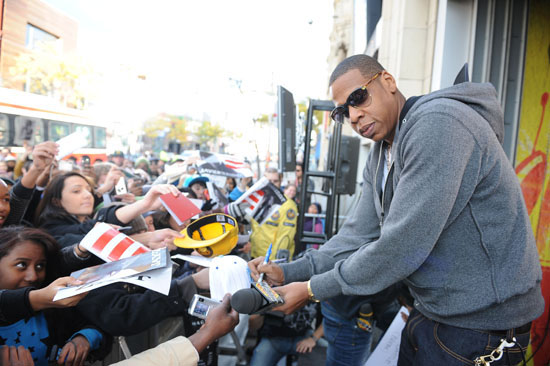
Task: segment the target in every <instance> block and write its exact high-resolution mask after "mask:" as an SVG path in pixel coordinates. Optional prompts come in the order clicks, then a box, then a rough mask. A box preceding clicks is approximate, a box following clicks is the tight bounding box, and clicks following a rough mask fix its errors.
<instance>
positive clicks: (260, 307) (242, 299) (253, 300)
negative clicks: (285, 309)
mask: <svg viewBox="0 0 550 366" xmlns="http://www.w3.org/2000/svg"><path fill="white" fill-rule="evenodd" d="M283 303H284V301H283V299H282V298H281V296H279V294H278V293H276V292H275V291H273V289H272V288H271V287H270V286H269V285H268V284H267V283H266V282H264V281H262V282H259V283H258V282H255V283H253V284H252V287H251V288H244V289H241V290H239V291H237V292H235V293H234V294H233V295H232V296H231V307H232V308H233V309H235V310H236V311H237V312H238V313H240V314H256V313H264V312H266V311H268V310H270V309H271V308H273V307H275V306H278V305H281V304H283Z"/></svg>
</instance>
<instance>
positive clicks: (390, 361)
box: [365, 306, 409, 366]
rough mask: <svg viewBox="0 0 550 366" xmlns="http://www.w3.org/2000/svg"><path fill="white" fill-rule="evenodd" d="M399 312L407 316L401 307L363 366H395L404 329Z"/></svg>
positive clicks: (404, 308)
mask: <svg viewBox="0 0 550 366" xmlns="http://www.w3.org/2000/svg"><path fill="white" fill-rule="evenodd" d="M401 312H403V313H405V314H407V316H408V315H409V311H408V310H407V308H406V307H404V306H402V307H401V309H399V311H398V312H397V315H396V316H395V318H393V320H392V322H391V324H390V326H389V328H388V330H387V331H386V333H384V336H383V337H382V339H381V340H380V342H379V343H378V345H377V346H376V348H375V349H374V351H373V352H372V354H371V355H370V357H369V359H368V360H367V363H365V366H379V365H385V366H396V365H397V359H398V358H399V346H400V345H401V331H402V330H403V328H404V327H405V321H404V320H403V318H402V317H401Z"/></svg>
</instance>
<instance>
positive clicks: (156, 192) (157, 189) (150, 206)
mask: <svg viewBox="0 0 550 366" xmlns="http://www.w3.org/2000/svg"><path fill="white" fill-rule="evenodd" d="M166 193H172V194H173V195H174V197H177V196H179V195H180V191H179V190H178V189H177V188H176V187H175V186H174V185H173V184H157V185H154V186H152V187H151V189H150V190H149V192H147V194H146V195H145V197H143V200H142V201H141V202H142V203H143V205H144V206H145V207H146V208H147V210H148V211H150V210H156V209H158V208H160V207H161V206H162V203H161V202H160V200H159V199H158V198H159V197H160V196H162V195H163V194H166Z"/></svg>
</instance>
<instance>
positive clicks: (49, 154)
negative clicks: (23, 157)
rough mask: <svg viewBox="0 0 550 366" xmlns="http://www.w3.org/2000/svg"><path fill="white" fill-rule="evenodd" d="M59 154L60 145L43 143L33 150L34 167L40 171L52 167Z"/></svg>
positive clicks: (51, 142)
mask: <svg viewBox="0 0 550 366" xmlns="http://www.w3.org/2000/svg"><path fill="white" fill-rule="evenodd" d="M57 152H58V145H57V144H56V143H55V142H53V141H45V142H41V143H39V144H38V145H36V146H35V147H34V149H33V150H32V159H33V160H32V165H33V168H34V169H36V170H38V171H43V170H44V169H46V167H48V166H50V164H51V163H52V161H53V160H54V159H55V156H56V155H57Z"/></svg>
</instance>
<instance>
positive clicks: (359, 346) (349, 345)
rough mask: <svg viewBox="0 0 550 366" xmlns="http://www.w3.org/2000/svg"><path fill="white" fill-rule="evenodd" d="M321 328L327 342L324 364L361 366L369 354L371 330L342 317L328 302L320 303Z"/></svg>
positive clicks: (354, 320)
mask: <svg viewBox="0 0 550 366" xmlns="http://www.w3.org/2000/svg"><path fill="white" fill-rule="evenodd" d="M321 312H322V313H323V328H324V332H325V339H326V340H327V342H328V347H327V357H326V364H325V366H363V365H364V364H365V362H366V360H367V358H368V357H369V355H370V346H371V343H372V332H367V331H364V330H362V329H361V328H359V327H358V326H357V323H356V319H355V318H353V319H344V318H342V317H341V316H340V315H339V314H338V312H337V311H336V310H335V309H334V308H333V307H332V306H330V305H329V304H328V303H326V302H323V303H322V304H321Z"/></svg>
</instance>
